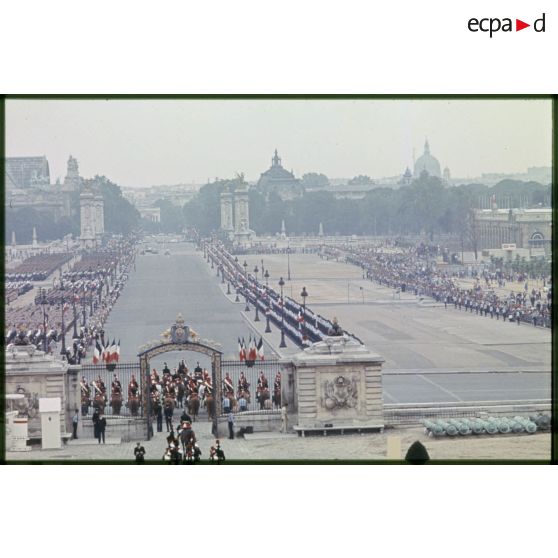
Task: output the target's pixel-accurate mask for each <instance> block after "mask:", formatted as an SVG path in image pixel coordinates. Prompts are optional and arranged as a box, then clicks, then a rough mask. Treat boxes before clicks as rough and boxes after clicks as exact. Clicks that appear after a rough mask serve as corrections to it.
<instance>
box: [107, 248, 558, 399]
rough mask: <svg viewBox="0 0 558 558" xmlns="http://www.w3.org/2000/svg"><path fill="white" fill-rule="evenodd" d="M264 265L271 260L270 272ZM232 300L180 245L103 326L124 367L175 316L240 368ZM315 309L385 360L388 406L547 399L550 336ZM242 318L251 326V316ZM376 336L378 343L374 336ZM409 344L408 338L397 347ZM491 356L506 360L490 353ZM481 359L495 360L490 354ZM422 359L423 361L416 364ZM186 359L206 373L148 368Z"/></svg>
mask: <svg viewBox="0 0 558 558" xmlns="http://www.w3.org/2000/svg"><path fill="white" fill-rule="evenodd" d="M270 260H271V258H270V257H269V256H268V257H267V258H266V265H267V263H268V262H269V261H270ZM368 285H369V287H368V288H370V284H368ZM297 287H298V286H297ZM232 300H233V297H227V296H224V294H223V290H222V287H221V284H220V280H219V279H218V278H217V275H216V273H215V271H214V270H211V269H210V268H209V266H208V265H207V264H206V263H205V261H204V260H203V258H202V257H200V253H196V251H195V248H194V246H193V245H192V244H189V243H180V244H176V245H174V246H173V247H172V254H171V255H170V256H165V255H163V254H146V255H144V256H140V255H138V256H137V258H136V271H135V272H132V273H131V275H130V279H129V281H128V283H127V285H126V287H125V288H124V291H123V293H122V295H121V297H120V299H119V300H118V301H117V303H116V305H115V307H114V309H113V310H112V313H111V315H110V317H109V319H108V321H107V323H106V324H105V331H106V332H107V335H108V336H109V337H110V338H111V339H112V337H115V338H116V339H117V340H118V339H120V340H121V360H122V361H134V360H137V353H138V348H139V347H140V346H141V345H143V344H145V343H147V342H150V341H152V340H156V339H160V338H161V337H160V335H161V333H162V332H163V331H165V330H166V329H168V327H169V326H170V325H171V324H172V323H173V322H174V320H175V318H176V316H177V314H178V313H179V312H181V313H182V316H183V317H184V320H185V322H186V323H187V324H188V325H190V326H191V327H192V328H193V329H194V330H195V331H196V332H197V333H198V334H199V335H200V336H201V337H202V338H206V339H213V340H215V341H216V342H218V343H220V344H221V345H222V350H223V353H224V358H226V359H236V358H237V355H238V344H237V337H238V336H241V337H242V336H243V337H245V338H246V339H247V338H248V336H249V335H250V334H251V333H253V330H252V329H251V327H250V324H249V322H248V321H247V320H246V316H245V315H244V312H243V310H244V303H242V302H241V303H236V304H235V303H234V302H232ZM316 307H317V309H318V310H319V311H320V312H321V313H322V314H323V315H324V316H327V317H330V318H331V317H332V316H333V315H338V316H339V317H340V320H341V323H342V324H343V325H345V326H346V327H347V329H350V330H351V331H353V332H354V333H356V334H357V335H359V337H361V339H363V341H364V342H365V343H366V344H367V345H369V346H370V347H371V348H372V350H374V351H377V352H379V353H380V354H382V355H383V356H384V358H386V365H385V372H386V373H385V374H384V377H383V385H384V401H385V403H388V404H389V403H392V404H393V403H396V404H397V403H429V402H446V403H449V402H454V403H460V402H471V401H499V400H524V399H545V398H550V372H547V371H546V370H545V369H546V361H547V358H548V357H547V356H546V350H547V348H546V345H544V344H543V345H542V346H541V345H537V344H536V342H537V341H538V342H541V341H542V339H539V337H541V336H544V334H545V333H546V332H542V331H533V330H534V329H535V328H529V327H527V326H525V327H521V328H516V327H515V326H511V325H509V326H507V325H506V326H503V325H502V324H495V323H494V321H491V320H490V319H487V320H485V319H481V318H479V317H477V316H471V315H465V314H464V313H460V312H458V311H454V310H449V309H448V310H447V311H446V310H444V309H443V308H422V309H421V308H415V307H405V310H404V309H403V307H402V306H401V305H399V304H393V305H385V304H382V305H376V306H367V305H357V304H351V305H347V306H343V305H337V306H335V307H328V306H327V305H320V304H317V305H316ZM247 316H248V317H250V318H253V316H254V312H253V309H252V311H251V312H250V313H248V314H247ZM419 319H420V325H421V327H422V328H423V329H424V331H423V330H422V329H420V328H417V327H414V329H413V326H412V324H416V323H419V322H418V320H419ZM371 320H375V321H377V322H381V323H382V326H383V328H382V330H379V329H378V328H371V326H370V324H371ZM491 322H492V323H491ZM374 324H375V322H374ZM430 324H433V325H432V326H431V327H430V328H427V327H426V325H430ZM257 326H258V330H259V331H260V332H261V335H262V337H263V338H264V340H266V341H267V342H269V344H270V345H272V346H274V347H275V348H276V349H277V345H278V343H279V334H278V331H277V330H276V328H275V327H273V328H272V330H273V332H272V333H271V334H267V335H266V334H264V333H263V328H264V326H265V322H264V321H260V322H259V323H258V324H257ZM388 326H389V327H388ZM434 326H437V327H434ZM390 328H391V329H390ZM444 328H445V329H444ZM483 328H486V331H483ZM450 333H451V334H452V335H450ZM457 333H459V335H458V336H457ZM520 333H521V335H522V336H525V337H526V339H525V341H527V342H530V343H534V342H535V344H533V345H523V346H522V345H515V343H512V344H511V345H510V344H507V345H503V343H504V342H505V337H506V335H510V334H513V335H518V334H520ZM380 334H382V336H383V337H377V336H378V335H380ZM259 335H260V333H258V337H259ZM405 335H407V336H410V338H409V339H400V337H404V336H405ZM413 336H414V337H418V338H417V339H414V337H413ZM477 337H480V338H478V339H477ZM487 338H494V341H493V342H496V343H498V345H497V346H496V347H493V346H489V347H487V346H485V344H484V343H486V339H487ZM452 340H453V341H452ZM483 341H484V342H483ZM515 341H517V339H515ZM500 343H502V345H500ZM287 344H288V347H289V348H288V350H287V354H289V353H292V352H293V346H292V342H291V341H290V340H288V342H287ZM537 347H541V348H540V349H537ZM270 348H271V347H269V346H266V355H270V354H271V350H270ZM496 348H498V349H500V352H501V353H502V354H500V352H499V353H498V354H496V352H495V349H496ZM427 349H428V353H427V352H426V351H427ZM460 351H461V352H460ZM487 351H488V352H490V351H492V352H491V353H490V354H489V355H487V354H485V353H486V352H487ZM503 351H505V353H504V352H503ZM493 353H494V354H493ZM421 354H422V358H419V356H421ZM424 355H427V356H428V359H427V358H426V356H424ZM494 355H496V356H497V357H498V358H500V359H501V358H504V357H506V359H507V360H509V362H507V361H506V362H503V361H500V362H498V361H497V360H492V359H494V358H495V356H494ZM541 355H542V356H541ZM520 357H521V358H520ZM529 357H531V358H529ZM182 358H184V359H185V360H186V362H187V363H188V364H191V363H194V365H195V361H197V360H199V361H200V362H201V364H202V366H206V365H207V364H208V363H207V361H206V360H205V361H204V359H203V358H201V356H200V355H197V354H194V353H180V354H179V353H175V354H167V355H161V356H160V357H158V359H157V360H156V361H154V363H153V365H154V366H155V367H157V368H159V367H160V365H161V363H162V361H163V360H165V361H168V363H169V366H171V367H172V366H175V365H176V363H177V362H178V359H182ZM458 363H459V364H458ZM522 364H523V366H522ZM527 365H528V366H527ZM468 367H469V370H473V371H475V373H472V374H471V373H459V374H458V373H456V369H461V370H462V371H466V370H467V368H468ZM483 368H485V370H486V371H483V370H482V369H483ZM527 369H529V371H528V372H527ZM494 370H499V372H497V373H495V372H494Z"/></svg>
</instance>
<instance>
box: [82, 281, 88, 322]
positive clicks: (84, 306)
mask: <svg viewBox="0 0 558 558" xmlns="http://www.w3.org/2000/svg"><path fill="white" fill-rule="evenodd" d="M85 295H86V292H85V287H84V288H83V296H82V297H81V311H82V317H83V323H82V324H81V325H82V326H83V327H85V313H86V310H85V308H86V304H87V301H86V300H85Z"/></svg>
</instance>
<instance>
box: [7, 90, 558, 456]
mask: <svg viewBox="0 0 558 558" xmlns="http://www.w3.org/2000/svg"><path fill="white" fill-rule="evenodd" d="M9 100H36V101H43V100H61V101H62V100H107V101H108V100H205V101H212V100H254V101H257V100H262V101H265V100H285V101H289V100H308V101H311V100H348V101H350V100H371V101H373V100H393V101H398V100H413V101H425V100H446V101H447V100H467V101H475V100H494V101H497V100H550V101H551V102H552V194H553V196H552V208H553V213H552V247H553V252H554V246H556V242H557V238H558V237H557V230H556V227H557V225H558V218H557V215H556V208H557V207H556V202H555V195H554V193H555V190H556V187H557V185H558V168H557V164H558V142H557V137H556V134H557V130H558V125H557V124H558V122H557V119H558V113H557V108H558V95H551V94H528V93H527V94H494V95H489V94H479V95H462V94H455V95H445V94H415V95H412V94H402V95H397V94H393V95H390V94H382V95H373V94H354V95H350V94H349V95H347V94H283V95H275V94H265V95H261V94H193V95H172V94H165V95H149V94H92V95H89V94H73V95H72V94H70V95H68V94H48V95H40V94H11V95H1V96H0V154H1V158H0V174H1V175H2V176H4V169H5V157H6V118H5V116H6V101H9ZM1 192H2V194H1V201H2V206H3V207H5V184H4V187H3V188H2V189H1ZM0 239H1V240H2V246H3V251H2V261H3V263H4V247H5V230H4V227H2V230H1V231H0ZM557 272H558V263H557V262H556V259H555V258H554V254H553V258H552V288H553V293H555V292H556V288H555V287H556V283H557V281H556V276H557ZM1 295H2V299H3V300H5V284H4V281H2V283H1ZM555 316H556V299H555V294H554V296H553V300H552V326H553V327H552V356H551V362H552V372H551V398H552V422H551V425H552V426H551V458H550V460H532V461H530V460H523V459H522V460H486V461H485V460H431V461H429V462H428V464H432V465H448V464H451V465H479V464H482V465H520V464H525V465H548V464H556V463H558V428H557V424H556V417H557V416H558V414H557V413H558V393H557V385H558V382H557V378H556V375H557V370H558V357H557V355H556V350H555V348H556V344H557V340H558V337H557V333H556V328H555V327H554V324H555ZM0 323H1V325H2V331H5V315H4V312H2V315H1V316H0ZM0 353H1V354H0V368H1V381H0V412H1V413H2V415H1V419H0V463H1V464H8V465H27V464H29V465H130V464H131V463H133V457H132V456H130V461H129V462H128V461H121V460H114V461H112V460H98V461H94V460H72V461H68V460H54V459H53V460H44V461H40V460H32V461H31V460H21V461H19V460H18V461H9V462H7V461H6V458H5V447H6V446H5V443H6V441H5V435H6V432H5V415H4V412H5V406H6V401H5V398H4V395H5V384H4V367H5V352H4V350H2V351H0ZM146 464H157V465H161V461H159V460H156V461H151V460H148V461H146ZM203 464H204V465H206V463H203ZM248 464H249V465H338V464H339V465H341V464H343V465H372V464H373V465H395V464H407V463H405V461H391V460H358V461H355V460H342V459H339V460H337V459H336V460H304V461H299V460H231V461H228V460H227V461H226V462H225V463H224V464H223V465H248ZM207 465H210V464H209V463H207ZM198 466H199V465H198Z"/></svg>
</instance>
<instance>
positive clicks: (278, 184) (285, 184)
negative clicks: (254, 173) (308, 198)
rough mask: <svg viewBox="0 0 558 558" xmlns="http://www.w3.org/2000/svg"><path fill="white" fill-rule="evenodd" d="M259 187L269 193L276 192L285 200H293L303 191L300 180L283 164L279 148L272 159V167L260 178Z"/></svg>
mask: <svg viewBox="0 0 558 558" xmlns="http://www.w3.org/2000/svg"><path fill="white" fill-rule="evenodd" d="M258 188H260V189H261V191H262V192H264V193H265V194H267V195H269V194H270V193H271V192H276V193H277V194H278V195H279V196H280V197H281V199H283V200H292V199H294V198H297V197H298V196H301V195H302V193H303V189H302V185H301V184H300V180H299V179H298V178H295V176H294V174H293V173H292V172H289V171H288V170H287V169H285V168H283V166H282V165H281V157H279V155H278V153H277V149H276V150H275V154H274V155H273V157H272V159H271V167H270V168H269V169H268V170H266V171H265V172H263V173H262V174H261V176H260V179H259V180H258Z"/></svg>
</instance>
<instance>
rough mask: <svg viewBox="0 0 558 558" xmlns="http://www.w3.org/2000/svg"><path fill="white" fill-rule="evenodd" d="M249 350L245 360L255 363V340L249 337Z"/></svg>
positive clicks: (256, 352) (256, 351)
mask: <svg viewBox="0 0 558 558" xmlns="http://www.w3.org/2000/svg"><path fill="white" fill-rule="evenodd" d="M249 344H250V348H249V349H248V358H247V359H246V360H249V361H251V362H255V361H256V358H257V356H258V350H257V349H256V340H255V339H252V336H251V335H250V342H249Z"/></svg>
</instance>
